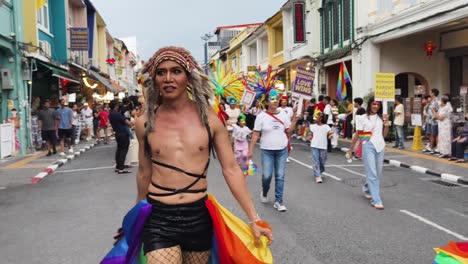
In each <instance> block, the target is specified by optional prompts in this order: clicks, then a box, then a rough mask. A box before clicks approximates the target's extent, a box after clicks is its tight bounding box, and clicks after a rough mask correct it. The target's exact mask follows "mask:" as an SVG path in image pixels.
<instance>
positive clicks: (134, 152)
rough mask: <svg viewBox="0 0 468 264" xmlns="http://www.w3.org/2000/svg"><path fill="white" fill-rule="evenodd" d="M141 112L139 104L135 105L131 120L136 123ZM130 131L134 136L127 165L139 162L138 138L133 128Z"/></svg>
mask: <svg viewBox="0 0 468 264" xmlns="http://www.w3.org/2000/svg"><path fill="white" fill-rule="evenodd" d="M139 112H140V109H139V106H137V107H135V108H134V109H133V110H132V112H131V117H130V122H131V123H132V125H133V124H135V120H136V118H138V113H139ZM130 132H131V133H132V134H133V138H132V139H131V140H130V146H129V147H128V153H127V157H126V158H125V165H126V166H129V167H130V166H133V165H136V164H138V140H137V137H136V136H135V130H134V129H133V127H132V129H131V130H130Z"/></svg>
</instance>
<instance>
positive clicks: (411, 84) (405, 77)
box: [395, 72, 430, 98]
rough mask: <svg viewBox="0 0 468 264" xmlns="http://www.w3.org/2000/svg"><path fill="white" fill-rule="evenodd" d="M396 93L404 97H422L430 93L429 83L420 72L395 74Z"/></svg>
mask: <svg viewBox="0 0 468 264" xmlns="http://www.w3.org/2000/svg"><path fill="white" fill-rule="evenodd" d="M395 89H396V90H395V94H396V95H397V96H400V97H402V98H411V97H421V96H422V95H424V94H429V90H430V87H429V83H428V82H427V80H426V78H424V76H422V75H421V74H419V73H415V72H404V73H399V74H397V75H396V76H395Z"/></svg>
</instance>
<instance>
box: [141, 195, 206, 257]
mask: <svg viewBox="0 0 468 264" xmlns="http://www.w3.org/2000/svg"><path fill="white" fill-rule="evenodd" d="M206 199H207V197H204V198H202V199H200V200H198V201H195V202H193V203H188V204H178V205H168V204H164V203H161V202H159V201H156V200H154V199H151V198H150V197H147V200H148V203H150V204H151V205H152V206H153V208H152V212H151V214H150V215H149V217H148V219H147V220H146V223H145V226H144V228H143V234H142V239H143V241H142V242H143V251H144V253H145V254H146V253H148V252H151V251H154V250H158V249H164V248H170V247H175V246H180V247H181V249H182V250H183V251H195V252H203V251H208V250H210V249H211V247H212V244H213V222H212V220H211V216H210V214H209V212H208V209H207V208H206V206H205V200H206Z"/></svg>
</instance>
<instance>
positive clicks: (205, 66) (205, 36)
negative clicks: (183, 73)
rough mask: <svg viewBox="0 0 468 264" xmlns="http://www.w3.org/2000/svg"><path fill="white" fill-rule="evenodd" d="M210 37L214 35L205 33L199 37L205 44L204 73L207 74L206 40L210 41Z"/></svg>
mask: <svg viewBox="0 0 468 264" xmlns="http://www.w3.org/2000/svg"><path fill="white" fill-rule="evenodd" d="M212 37H214V35H213V34H212V33H206V34H205V35H203V36H201V39H203V40H204V41H205V46H204V49H205V65H204V68H205V74H208V41H210V39H211V38H212Z"/></svg>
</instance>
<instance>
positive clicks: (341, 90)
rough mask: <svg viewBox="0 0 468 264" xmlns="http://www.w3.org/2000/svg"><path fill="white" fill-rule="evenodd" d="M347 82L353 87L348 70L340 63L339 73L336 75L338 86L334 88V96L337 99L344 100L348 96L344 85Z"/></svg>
mask: <svg viewBox="0 0 468 264" xmlns="http://www.w3.org/2000/svg"><path fill="white" fill-rule="evenodd" d="M348 82H349V83H351V85H353V82H352V81H351V77H350V76H349V73H348V70H347V69H346V65H345V63H344V62H341V65H340V73H339V74H338V86H337V88H336V96H337V97H338V99H340V100H343V99H345V98H346V96H348V92H347V88H346V83H348Z"/></svg>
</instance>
